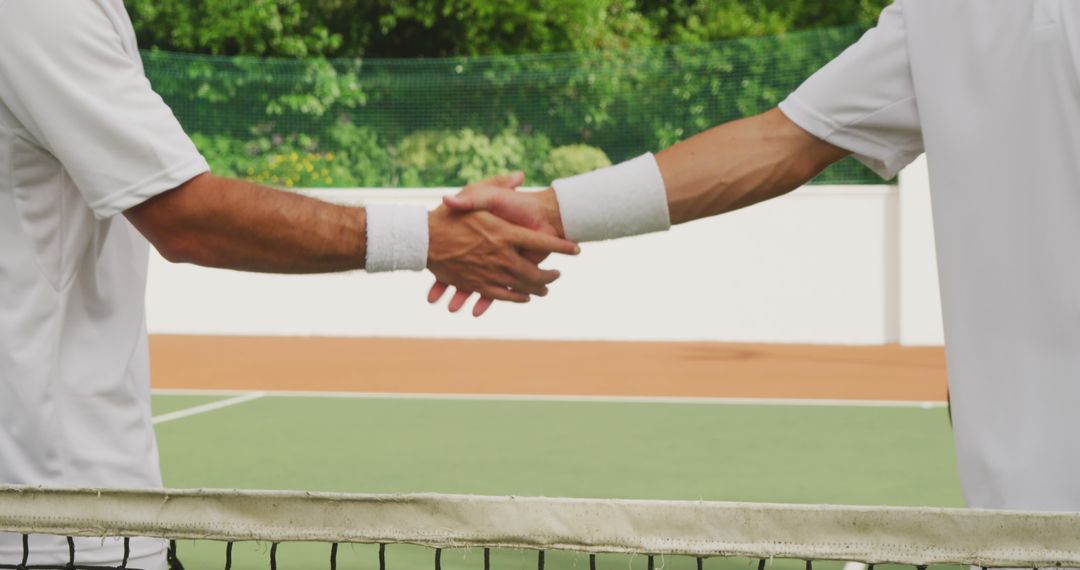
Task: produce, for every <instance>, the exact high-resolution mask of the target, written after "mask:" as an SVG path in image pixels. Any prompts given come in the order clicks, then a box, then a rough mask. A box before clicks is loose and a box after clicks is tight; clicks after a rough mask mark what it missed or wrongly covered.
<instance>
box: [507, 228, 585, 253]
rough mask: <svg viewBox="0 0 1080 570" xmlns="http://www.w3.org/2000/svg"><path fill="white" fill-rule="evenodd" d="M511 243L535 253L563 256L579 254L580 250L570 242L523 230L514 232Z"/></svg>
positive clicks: (518, 229)
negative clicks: (559, 254)
mask: <svg viewBox="0 0 1080 570" xmlns="http://www.w3.org/2000/svg"><path fill="white" fill-rule="evenodd" d="M511 242H512V243H514V245H517V246H518V247H520V248H522V249H529V250H532V251H534V252H537V253H561V254H564V255H577V254H579V253H581V248H580V247H578V244H576V243H574V242H572V241H567V240H564V239H562V238H557V237H555V236H549V235H547V234H542V233H540V232H536V231H532V230H527V229H524V228H516V229H515V230H514V233H513V235H512V237H511Z"/></svg>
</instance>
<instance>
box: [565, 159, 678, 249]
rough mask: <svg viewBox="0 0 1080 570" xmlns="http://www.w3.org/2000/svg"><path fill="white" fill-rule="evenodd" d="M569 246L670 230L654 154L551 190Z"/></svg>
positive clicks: (664, 194) (586, 175) (669, 219)
mask: <svg viewBox="0 0 1080 570" xmlns="http://www.w3.org/2000/svg"><path fill="white" fill-rule="evenodd" d="M551 187H552V188H554V189H555V196H556V197H557V199H558V200H559V210H560V211H561V213H562V223H563V230H564V232H565V234H566V239H568V240H571V241H577V242H583V241H599V240H605V239H615V238H620V237H625V236H632V235H638V234H647V233H651V232H660V231H664V230H667V229H669V228H671V216H670V214H669V213H668V204H667V189H666V188H665V187H664V178H663V177H662V176H661V175H660V167H659V166H657V164H656V157H655V156H653V154H652V153H648V154H643V155H641V156H639V157H637V158H635V159H632V160H628V161H626V162H623V163H621V164H616V165H614V166H609V167H607V168H601V169H600V170H595V171H593V172H588V173H585V174H580V175H578V176H572V177H570V178H560V179H559V180H556V181H555V182H553V183H552V184H551Z"/></svg>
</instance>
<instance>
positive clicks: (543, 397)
mask: <svg viewBox="0 0 1080 570" xmlns="http://www.w3.org/2000/svg"><path fill="white" fill-rule="evenodd" d="M153 393H154V394H155V395H160V396H170V395H183V396H235V395H244V394H251V393H252V392H248V391H244V390H189V389H183V388H164V389H156V390H154V391H153ZM254 393H255V394H259V396H272V397H295V398H359V399H367V400H464V401H499V402H595V403H620V404H622V403H625V404H707V405H745V406H844V407H864V408H922V409H934V408H944V407H945V402H919V401H904V400H898V401H893V400H833V399H803V398H690V397H679V396H558V395H549V394H419V393H415V394H414V393H402V392H319V391H300V390H298V391H290V390H265V391H260V392H254ZM226 401H228V400H226Z"/></svg>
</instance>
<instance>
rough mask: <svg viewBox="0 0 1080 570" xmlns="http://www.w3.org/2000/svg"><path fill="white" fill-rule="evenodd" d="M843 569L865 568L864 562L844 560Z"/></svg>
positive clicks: (863, 569)
mask: <svg viewBox="0 0 1080 570" xmlns="http://www.w3.org/2000/svg"><path fill="white" fill-rule="evenodd" d="M844 570H866V564H863V563H862V562H845V563H844Z"/></svg>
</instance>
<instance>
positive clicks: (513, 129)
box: [143, 27, 881, 187]
mask: <svg viewBox="0 0 1080 570" xmlns="http://www.w3.org/2000/svg"><path fill="white" fill-rule="evenodd" d="M863 31H864V29H863V28H860V27H845V28H830V29H820V30H813V31H807V32H799V33H792V34H786V35H781V36H772V37H763V38H748V39H741V40H732V41H725V42H718V43H711V44H702V45H681V46H661V47H652V48H638V49H629V50H623V51H606V52H595V53H564V54H546V55H521V56H499V57H480V58H450V59H420V60H415V59H409V60H404V59H355V60H353V59H334V60H326V59H305V60H292V59H260V58H248V57H210V56H197V55H187V54H177V53H169V52H160V51H148V52H145V53H144V54H143V59H144V61H145V64H146V71H147V75H148V76H149V77H150V80H151V81H152V83H153V85H154V88H155V89H156V90H157V91H158V92H159V93H160V94H161V95H162V96H163V97H164V99H165V100H166V102H168V104H169V105H170V106H171V107H172V109H173V111H174V112H175V113H176V115H177V116H178V117H179V119H180V121H181V123H183V125H184V127H185V128H186V129H187V131H188V132H189V133H190V134H191V135H192V137H193V139H194V140H195V142H196V144H197V145H198V146H199V148H200V150H202V152H203V153H204V154H205V155H206V157H207V159H208V160H209V161H210V163H211V165H212V167H213V168H214V171H215V172H217V173H218V174H222V175H229V176H240V177H245V178H249V179H252V180H256V181H259V182H264V183H268V184H274V185H280V186H286V187H357V186H363V187H425V186H459V185H462V184H466V183H468V182H470V181H473V180H477V179H480V178H483V177H486V176H489V175H492V174H497V173H502V172H506V171H509V170H518V169H520V170H524V171H525V172H526V175H527V176H528V181H529V182H530V183H532V184H535V185H542V184H547V183H548V182H550V180H552V179H553V178H555V177H559V176H566V175H570V174H576V173H578V172H583V171H586V170H590V169H593V168H596V167H599V166H603V165H606V164H608V163H609V161H610V162H617V161H620V160H623V159H626V158H629V157H632V156H635V155H637V154H640V153H642V152H645V151H649V150H658V149H660V148H663V147H665V146H667V145H670V144H672V143H674V142H676V141H678V140H680V139H684V138H686V137H688V136H690V135H693V134H695V133H698V132H700V131H703V130H705V129H707V128H709V127H711V126H714V125H717V124H720V123H723V122H725V121H729V120H732V119H736V118H739V117H743V116H746V115H750V114H753V113H757V112H760V111H764V110H766V109H768V108H770V107H773V106H775V105H776V104H777V103H779V102H780V101H781V100H782V99H783V98H784V97H785V96H786V95H787V94H788V93H790V92H791V91H792V90H793V89H795V88H796V87H797V86H798V85H799V84H800V83H801V82H802V81H803V80H804V79H805V78H806V77H808V76H809V75H810V74H811V73H813V72H814V71H815V70H817V69H818V68H819V67H821V66H822V65H824V64H825V63H826V62H828V61H829V60H830V59H832V58H833V57H835V56H836V55H837V54H839V53H840V52H841V51H842V50H843V49H844V48H846V47H847V46H848V45H850V44H851V43H853V42H854V41H855V40H856V39H858V37H859V36H860V35H861V34H862V32H863ZM817 182H820V183H834V184H835V183H841V184H850V183H881V180H880V179H878V178H877V177H876V176H874V175H873V174H871V173H870V172H869V171H868V170H866V169H865V168H863V167H862V166H860V165H859V164H857V163H856V162H854V161H853V160H851V159H847V160H845V161H843V162H841V163H839V164H837V165H835V166H833V167H832V168H831V169H829V170H828V171H827V172H825V173H823V174H822V175H821V176H820V177H819V178H818V180H817Z"/></svg>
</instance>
